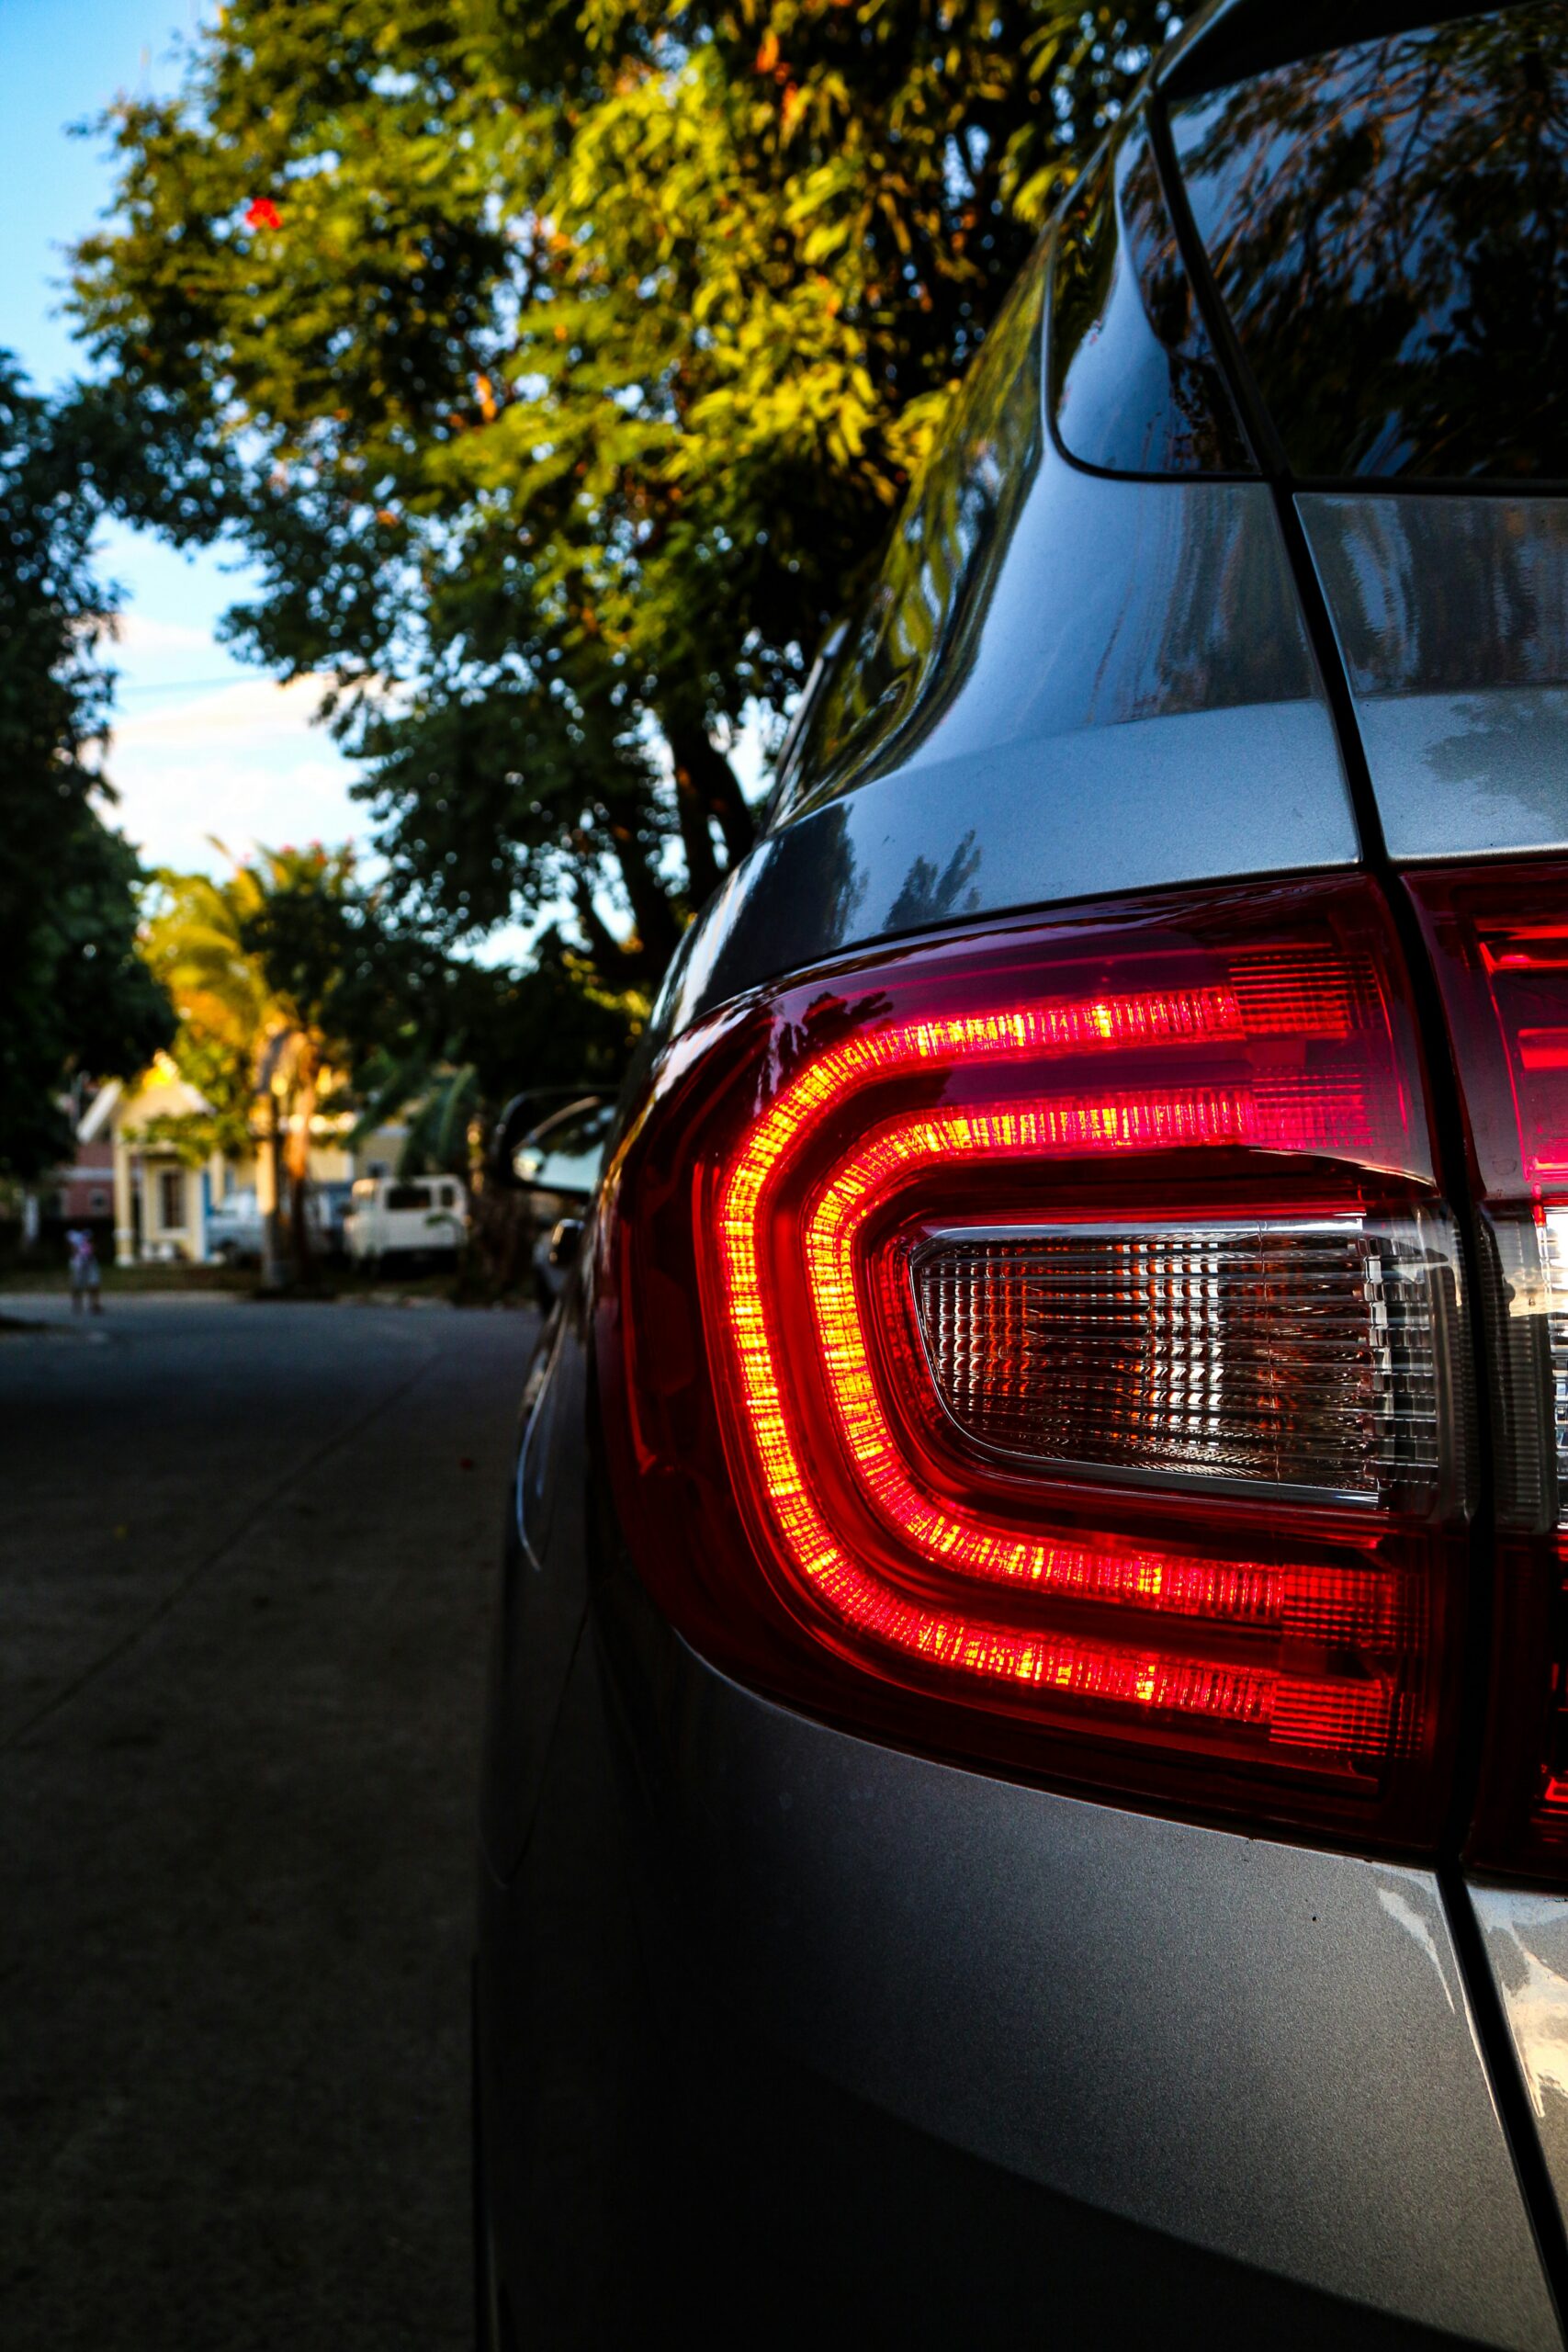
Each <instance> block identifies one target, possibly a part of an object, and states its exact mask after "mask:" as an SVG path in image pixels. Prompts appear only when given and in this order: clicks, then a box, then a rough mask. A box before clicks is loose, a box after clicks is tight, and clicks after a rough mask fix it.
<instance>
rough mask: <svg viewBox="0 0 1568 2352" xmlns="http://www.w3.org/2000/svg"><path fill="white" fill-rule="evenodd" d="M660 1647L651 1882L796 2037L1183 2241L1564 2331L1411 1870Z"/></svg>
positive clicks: (1447, 1956) (1418, 1880) (1546, 2338)
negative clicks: (1040, 1769) (802, 1704)
mask: <svg viewBox="0 0 1568 2352" xmlns="http://www.w3.org/2000/svg"><path fill="white" fill-rule="evenodd" d="M681 1679H682V1685H683V1687H682V1689H681V1691H680V1692H679V1695H678V1699H676V1701H675V1703H674V1705H673V1706H672V1708H671V1713H672V1715H673V1716H674V1718H675V1719H676V1720H678V1721H679V1723H680V1725H681V1737H680V1740H679V1742H678V1743H677V1744H676V1746H675V1747H674V1748H673V1750H672V1751H671V1755H670V1758H669V1759H668V1764H669V1770H670V1772H671V1775H672V1778H671V1781H669V1783H667V1785H668V1787H669V1789H670V1792H671V1793H670V1798H669V1814H670V1821H671V1833H670V1834H671V1838H672V1840H673V1842H674V1844H675V1846H676V1848H677V1850H676V1851H675V1852H673V1853H671V1855H670V1856H669V1857H668V1860H669V1864H670V1871H669V1875H670V1880H671V1883H676V1884H680V1885H682V1886H683V1887H684V1888H685V1889H686V1890H687V1891H688V1899H689V1900H690V1901H691V1903H692V1904H693V1905H694V1910H695V1913H696V1917H694V1920H693V1922H692V1931H693V1932H694V1934H695V1936H696V1937H697V1938H698V1939H699V1946H700V1959H699V1962H698V1964H699V1965H700V1966H701V1968H702V1970H703V1973H704V1975H705V1977H706V1978H707V1979H708V1980H709V1981H712V1982H714V1983H717V1984H722V1985H725V1986H726V1988H727V1993H728V1997H729V1998H731V1999H732V2000H734V2001H736V2002H738V2003H739V2004H740V2005H741V2006H742V2007H744V2009H745V2010H746V2011H747V2012H748V2013H750V2015H751V2016H752V2017H753V2018H755V2019H756V2020H757V2021H759V2022H762V2021H765V2024H766V2028H767V2030H768V2031H769V2033H770V2034H771V2035H772V2036H773V2038H774V2039H775V2040H777V2041H781V2042H782V2043H783V2044H784V2047H785V2049H786V2051H787V2052H789V2053H790V2054H791V2055H793V2056H795V2057H796V2058H798V2059H799V2060H800V2061H801V2062H802V2063H803V2064H807V2065H808V2066H810V2067H812V2068H814V2069H816V2070H818V2071H819V2072H820V2073H822V2074H824V2075H827V2076H829V2078H830V2079H832V2080H834V2081H836V2082H839V2083H840V2084H841V2085H842V2086H844V2087H846V2088H847V2089H850V2090H852V2091H853V2092H856V2093H857V2094H859V2095H860V2096H861V2097H863V2098H868V2099H870V2100H872V2101H873V2102H874V2103H876V2104H878V2105H880V2106H882V2107H884V2108H886V2109H887V2110H889V2111H890V2112H892V2113H894V2114H896V2115H897V2116H899V2117H901V2118H902V2119H903V2120H906V2121H908V2122H912V2123H915V2124H917V2125H918V2126H919V2127H920V2128H922V2129H924V2130H926V2131H931V2132H933V2133H935V2134H936V2135H938V2136H939V2137H940V2138H942V2140H944V2141H947V2142H949V2143H952V2144H953V2145H955V2146H959V2147H962V2148H964V2149H966V2150H968V2151H969V2152H970V2153H972V2154H977V2155H981V2156H983V2157H985V2158H987V2159H988V2160H990V2161H991V2162H993V2163H996V2164H998V2165H1005V2166H1007V2167H1008V2168H1009V2169H1010V2170H1011V2171H1013V2172H1015V2173H1018V2174H1021V2175H1022V2176H1024V2177H1027V2178H1029V2179H1032V2180H1033V2181H1035V2182H1037V2183H1039V2184H1041V2185H1042V2186H1044V2187H1047V2188H1057V2189H1064V2190H1066V2191H1067V2192H1068V2193H1070V2194H1072V2195H1074V2196H1076V2197H1078V2198H1080V2199H1087V2200H1089V2201H1090V2202H1092V2203H1094V2204H1097V2205H1099V2206H1101V2207H1102V2208H1104V2209H1105V2210H1106V2211H1111V2212H1116V2213H1119V2214H1122V2216H1124V2217H1125V2218H1127V2219H1129V2220H1132V2221H1134V2222H1142V2223H1144V2224H1146V2225H1150V2226H1153V2227H1155V2228H1157V2229H1159V2230H1163V2231H1166V2232H1168V2233H1170V2234H1172V2235H1173V2236H1176V2237H1179V2238H1181V2239H1184V2240H1187V2241H1188V2242H1190V2243H1191V2244H1194V2245H1202V2246H1205V2247H1208V2248H1210V2249H1212V2250H1213V2251H1215V2252H1217V2253H1221V2254H1224V2255H1228V2256H1233V2257H1236V2258H1239V2259H1240V2260H1242V2261H1244V2262H1247V2263H1251V2264H1254V2265H1257V2266H1258V2267H1262V2268H1265V2269H1269V2270H1272V2271H1275V2272H1279V2273H1282V2274H1283V2275H1285V2276H1287V2277H1291V2278H1297V2279H1299V2280H1301V2281H1303V2283H1305V2284H1307V2285H1310V2286H1314V2287H1317V2288H1320V2289H1324V2290H1327V2291H1329V2292H1332V2293H1334V2294H1337V2295H1340V2296H1343V2297H1348V2298H1351V2299H1353V2300H1355V2301H1360V2302H1363V2303H1366V2304H1370V2305H1371V2306H1373V2307H1375V2308H1381V2309H1382V2310H1384V2311H1387V2312H1394V2313H1399V2314H1402V2315H1404V2316H1405V2317H1407V2318H1410V2319H1415V2320H1418V2321H1422V2322H1425V2323H1426V2324H1429V2325H1432V2326H1435V2327H1438V2328H1446V2329H1449V2330H1451V2331H1454V2332H1455V2333H1458V2334H1461V2335H1467V2336H1470V2337H1472V2339H1473V2340H1475V2341H1478V2342H1481V2343H1485V2344H1495V2345H1509V2346H1531V2347H1535V2346H1540V2347H1545V2346H1556V2345H1558V2344H1559V2343H1560V2341H1561V2339H1560V2337H1559V2335H1558V2330H1557V2324H1556V2321H1555V2318H1554V2316H1553V2311H1552V2304H1551V2295H1550V2292H1549V2290H1548V2288H1547V2284H1546V2280H1545V2278H1544V2275H1543V2273H1542V2269H1541V2266H1540V2257H1539V2256H1538V2253H1537V2250H1536V2246H1535V2243H1534V2240H1533V2236H1532V2233H1531V2230H1530V2225H1529V2220H1528V2218H1527V2214H1526V2210H1525V2206H1524V2203H1523V2201H1522V2199H1521V2198H1520V2194H1519V2190H1518V2187H1517V2179H1516V2176H1515V2172H1514V2167H1513V2164H1512V2160H1511V2158H1510V2155H1509V2153H1508V2148H1507V2144H1506V2139H1505V2136H1504V2133H1503V2130H1502V2127H1501V2124H1500V2122H1499V2119H1498V2115H1497V2110H1496V2107H1495V2101H1494V2098H1493V2093H1492V2088H1491V2085H1490V2083H1489V2080H1488V2076H1487V2071H1486V2065H1485V2062H1484V2059H1483V2054H1482V2051H1481V2047H1480V2043H1479V2041H1478V2038H1477V2033H1476V2028H1475V2023H1474V2019H1473V2018H1472V2012H1471V2008H1470V2005H1469V2002H1468V1999H1467V1996H1466V1993H1465V1988H1464V1983H1463V1978H1462V1975H1461V1968H1460V1964H1459V1960H1458V1956H1457V1953H1456V1951H1455V1948H1454V1943H1453V1939H1452V1937H1451V1934H1450V1928H1449V1924H1448V1920H1447V1917H1446V1916H1445V1912H1444V1907H1443V1903H1442V1898H1441V1895H1440V1893H1439V1890H1438V1883H1437V1881H1436V1879H1435V1878H1434V1877H1433V1876H1432V1875H1431V1874H1430V1873H1429V1872H1427V1871H1420V1870H1415V1869H1408V1868H1404V1867H1400V1866H1398V1865H1395V1864H1393V1863H1382V1862H1373V1861H1365V1860H1357V1859H1355V1858H1353V1857H1351V1856H1348V1855H1344V1854H1333V1853H1324V1852H1317V1851H1314V1850H1311V1849H1305V1848H1300V1847H1293V1846H1287V1845H1284V1844H1280V1843H1277V1842H1274V1841H1271V1840H1269V1839H1267V1838H1246V1837H1241V1836H1237V1835H1235V1834H1233V1833H1230V1832H1225V1831H1221V1830H1216V1829H1210V1828H1203V1827H1199V1826H1194V1825H1192V1824H1190V1823H1182V1822H1178V1821H1170V1820H1165V1819H1160V1818H1157V1817H1155V1816H1151V1815H1145V1814H1137V1813H1132V1812H1129V1811H1126V1810H1124V1809H1122V1807H1119V1806H1111V1805H1105V1804H1094V1803H1090V1802H1087V1801H1085V1800H1082V1799H1078V1798H1074V1797H1069V1796H1065V1795H1057V1794H1052V1793H1050V1792H1046V1791H1043V1790H1040V1789H1033V1788H1027V1787H1021V1786H1018V1785H1015V1784H1013V1783H1010V1782H1007V1781H994V1780H991V1779H988V1778H987V1777H985V1776H983V1775H980V1774H976V1773H974V1772H969V1771H963V1770H955V1769H953V1767H950V1766H947V1765H943V1764H940V1763H935V1762H931V1761H928V1760H926V1759H923V1758H918V1757H912V1756H908V1755H903V1754H899V1753H897V1752H895V1751H891V1750H889V1749H886V1748H884V1747H878V1746H875V1745H874V1744H872V1743H870V1742H867V1741H864V1740H860V1739H856V1738H853V1737H851V1736H847V1735H845V1734H843V1733H840V1732H838V1731H835V1730H832V1729H830V1728H829V1727H827V1726H825V1725H823V1724H818V1723H814V1722H811V1721H808V1720H807V1719H806V1718H804V1717H801V1716H798V1715H795V1714H792V1713H788V1712H787V1711H785V1710H783V1709H781V1708H779V1707H776V1706H774V1705H772V1704H770V1703H769V1702H766V1701H765V1700H762V1699H760V1698H757V1697H755V1696H753V1695H751V1694H750V1693H748V1692H746V1691H741V1690H739V1689H738V1688H737V1687H736V1686H735V1685H734V1684H733V1683H731V1682H730V1681H728V1679H726V1678H725V1677H723V1676H721V1675H719V1674H718V1673H716V1672H715V1671H714V1670H713V1669H711V1668H708V1667H706V1666H705V1664H703V1663H702V1662H701V1661H700V1660H698V1659H697V1658H696V1657H694V1656H693V1655H692V1653H691V1652H690V1651H687V1650H682V1669H681Z"/></svg>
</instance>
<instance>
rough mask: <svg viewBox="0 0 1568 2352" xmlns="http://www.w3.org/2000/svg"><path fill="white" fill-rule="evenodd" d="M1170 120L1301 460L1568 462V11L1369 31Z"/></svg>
mask: <svg viewBox="0 0 1568 2352" xmlns="http://www.w3.org/2000/svg"><path fill="white" fill-rule="evenodd" d="M1172 120H1173V128H1174V131H1175V136H1176V142H1177V148H1178V152H1179V154H1180V157H1181V159H1182V165H1183V170H1184V175H1185V178H1186V183H1187V188H1188V194H1189V197H1190V201H1191V205H1192V209H1193V214H1194V216H1195V218H1196V220H1197V223H1198V228H1199V232H1200V233H1201V236H1202V239H1203V242H1204V244H1205V246H1206V247H1207V249H1208V253H1209V255H1210V258H1211V260H1212V262H1213V268H1214V272H1215V276H1216V277H1217V278H1218V280H1219V284H1220V288H1221V291H1222V292H1223V294H1224V299H1225V301H1226V303H1227V305H1228V307H1229V311H1230V314H1231V317H1232V320H1233V321H1234V322H1235V329H1236V333H1237V335H1238V337H1239V339H1240V342H1241V345H1242V349H1243V352H1244V353H1245V355H1246V357H1247V362H1248V364H1249V366H1250V368H1251V369H1252V373H1253V376H1254V378H1255V379H1256V380H1257V383H1258V390H1259V391H1260V393H1261V395H1262V398H1263V401H1264V402H1265V404H1266V406H1267V407H1268V409H1269V413H1270V415H1271V416H1272V418H1273V422H1274V424H1275V427H1276V429H1277V431H1278V433H1279V435H1280V440H1281V442H1282V443H1283V446H1284V450H1285V455H1286V457H1287V458H1288V460H1289V462H1290V464H1291V465H1292V468H1293V469H1295V470H1296V471H1297V472H1298V473H1302V474H1306V475H1314V476H1317V477H1319V478H1322V477H1325V476H1327V477H1333V476H1338V475H1353V474H1359V475H1370V476H1379V477H1386V476H1396V475H1418V476H1427V477H1439V478H1440V477H1444V476H1447V477H1450V478H1465V479H1470V478H1476V477H1483V476H1495V477H1503V478H1518V477H1521V476H1527V475H1532V474H1533V475H1544V476H1557V477H1562V476H1565V475H1568V451H1565V449H1564V425H1565V422H1568V415H1565V410H1568V314H1565V304H1568V285H1565V282H1564V275H1563V271H1564V258H1565V256H1564V252H1563V245H1564V232H1565V229H1568V10H1564V8H1563V7H1562V6H1561V5H1558V4H1556V0H1554V5H1551V6H1540V5H1536V6H1528V7H1521V8H1513V9H1507V10H1505V11H1503V12H1501V13H1499V14H1495V15H1491V16H1484V17H1467V18H1464V19H1462V20H1461V21H1460V22H1458V23H1450V24H1444V25H1439V26H1435V27H1431V28H1427V29H1423V30H1419V31H1415V32H1404V33H1398V34H1393V35H1390V36H1388V37H1387V38H1384V39H1381V40H1369V41H1365V42H1362V43H1359V44H1358V45H1356V46H1355V47H1353V48H1348V49H1342V50H1338V51H1334V52H1332V53H1331V54H1328V55H1325V56H1319V57H1312V58H1308V59H1306V60H1305V61H1304V62H1301V63H1298V64H1292V65H1286V66H1280V67H1279V68H1277V69H1275V70H1273V71H1270V72H1268V73H1264V74H1258V75H1257V76H1256V77H1255V78H1253V79H1252V80H1250V81H1247V82H1243V83H1240V84H1238V85H1235V87H1233V88H1230V89H1225V90H1219V91H1215V92H1213V93H1212V94H1210V95H1209V96H1204V97H1201V98H1194V99H1190V100H1189V101H1187V102H1186V103H1185V104H1183V105H1181V106H1179V107H1177V108H1176V109H1175V110H1174V112H1173V118H1172Z"/></svg>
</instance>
